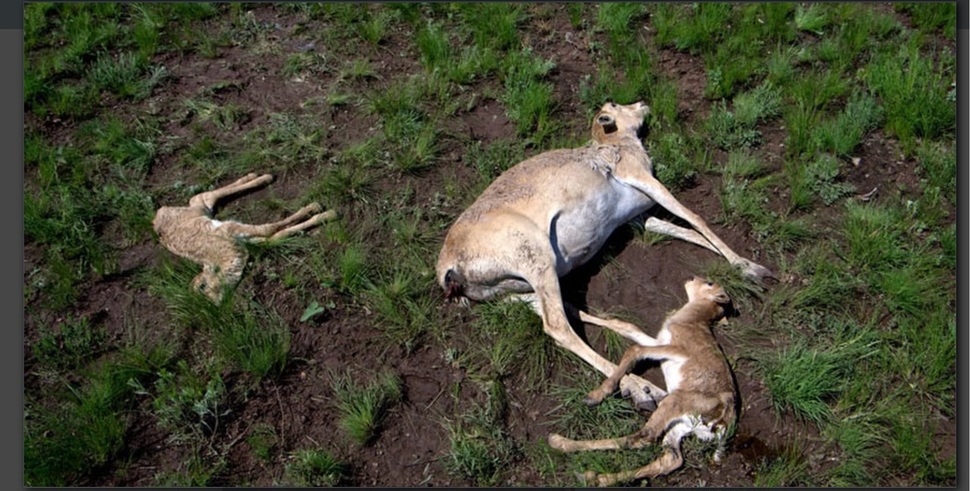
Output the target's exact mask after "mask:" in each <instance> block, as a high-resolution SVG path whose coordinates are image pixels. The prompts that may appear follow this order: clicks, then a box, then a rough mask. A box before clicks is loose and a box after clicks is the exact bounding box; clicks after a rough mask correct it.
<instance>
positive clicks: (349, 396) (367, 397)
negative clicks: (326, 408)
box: [332, 372, 402, 445]
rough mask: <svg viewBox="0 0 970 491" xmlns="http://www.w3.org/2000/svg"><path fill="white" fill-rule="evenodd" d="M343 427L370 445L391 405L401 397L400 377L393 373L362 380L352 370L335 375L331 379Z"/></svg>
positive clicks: (364, 443)
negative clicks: (351, 373)
mask: <svg viewBox="0 0 970 491" xmlns="http://www.w3.org/2000/svg"><path fill="white" fill-rule="evenodd" d="M332 387H333V390H334V395H335V398H336V403H337V412H338V414H339V415H340V427H341V428H342V429H343V430H344V431H346V432H347V435H349V436H350V438H351V439H353V440H354V441H355V442H357V443H359V444H361V445H368V444H370V443H372V442H373V441H374V439H376V438H377V437H378V436H379V433H380V430H381V426H382V425H383V423H384V421H385V419H386V418H387V416H388V412H389V411H390V410H391V408H392V407H393V406H394V405H395V404H397V403H398V402H400V401H401V397H402V392H401V380H400V379H399V378H398V377H397V376H396V375H395V374H393V373H389V372H385V373H381V374H378V375H376V376H375V378H374V380H372V381H371V382H369V383H367V384H360V383H358V382H357V381H356V380H354V379H353V378H352V377H351V375H350V373H349V372H348V373H346V374H343V375H335V376H334V379H333V383H332Z"/></svg>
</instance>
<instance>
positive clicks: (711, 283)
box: [706, 281, 714, 286]
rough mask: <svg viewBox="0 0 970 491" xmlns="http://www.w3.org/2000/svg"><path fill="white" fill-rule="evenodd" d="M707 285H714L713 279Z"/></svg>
mask: <svg viewBox="0 0 970 491" xmlns="http://www.w3.org/2000/svg"><path fill="white" fill-rule="evenodd" d="M706 285H707V286H714V282H712V281H708V282H707V283H706Z"/></svg>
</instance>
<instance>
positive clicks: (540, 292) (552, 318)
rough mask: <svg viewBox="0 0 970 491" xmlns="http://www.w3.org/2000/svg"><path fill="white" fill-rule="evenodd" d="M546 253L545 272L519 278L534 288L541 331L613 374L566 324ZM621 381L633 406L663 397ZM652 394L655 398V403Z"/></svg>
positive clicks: (639, 383) (646, 386)
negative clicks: (632, 401)
mask: <svg viewBox="0 0 970 491" xmlns="http://www.w3.org/2000/svg"><path fill="white" fill-rule="evenodd" d="M548 253H549V256H548V259H549V261H548V263H547V264H546V266H545V268H543V269H539V270H535V271H532V272H530V273H527V274H525V275H523V277H524V278H525V279H526V280H527V281H528V282H529V284H531V285H533V286H534V287H535V291H536V295H537V296H538V298H539V304H538V309H539V312H540V315H541V316H542V321H543V330H544V331H545V332H546V334H548V335H549V336H551V337H552V338H553V339H554V340H555V341H556V343H557V344H559V345H560V346H562V347H564V348H566V349H568V350H569V351H572V352H573V353H575V354H576V355H577V356H579V357H580V358H582V359H583V360H584V361H586V363H589V364H590V365H592V366H593V368H595V369H597V370H598V371H599V372H600V373H602V374H604V375H609V374H612V373H614V372H615V371H616V366H615V365H613V364H612V363H610V362H609V360H607V359H606V358H603V357H602V356H600V355H599V353H597V352H596V351H594V350H593V348H591V347H590V346H589V345H588V344H586V343H585V342H583V340H582V339H580V338H579V336H578V335H577V334H576V332H575V331H574V330H573V328H572V326H571V325H570V324H569V320H568V319H567V318H566V311H565V309H564V306H563V301H562V292H561V290H560V287H559V277H558V276H557V275H556V270H555V267H553V264H555V262H554V256H553V255H552V250H551V247H550V248H549V250H548ZM621 377H623V380H622V381H621V380H619V379H618V380H617V382H618V383H621V384H622V385H625V386H626V387H624V388H625V390H628V391H629V393H630V397H631V398H633V400H634V402H635V403H636V404H637V406H642V407H645V408H650V409H652V408H653V407H654V406H655V405H656V400H659V399H660V398H662V397H663V396H664V395H666V393H665V392H664V391H663V389H661V388H660V387H657V386H656V385H654V384H652V383H650V382H649V381H647V380H643V379H642V378H640V377H636V378H637V379H640V380H635V379H633V376H629V375H626V376H623V375H621ZM654 394H657V395H658V397H657V398H656V399H655V398H654Z"/></svg>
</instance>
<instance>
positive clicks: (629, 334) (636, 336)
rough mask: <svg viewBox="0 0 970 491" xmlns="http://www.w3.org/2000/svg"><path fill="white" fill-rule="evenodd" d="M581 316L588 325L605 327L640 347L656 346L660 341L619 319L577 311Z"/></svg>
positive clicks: (580, 318)
mask: <svg viewBox="0 0 970 491" xmlns="http://www.w3.org/2000/svg"><path fill="white" fill-rule="evenodd" d="M577 313H578V314H579V320H581V321H583V322H586V323H588V324H593V325H596V326H600V327H605V328H607V329H610V330H611V331H613V332H615V333H617V334H619V335H620V336H623V337H625V338H627V339H629V340H630V341H633V342H634V343H637V344H638V345H640V346H656V345H657V344H658V341H657V339H656V338H654V337H652V336H650V335H649V334H647V333H645V332H643V330H641V329H640V328H639V327H637V326H635V325H634V324H631V323H629V322H626V321H621V320H619V319H603V318H601V317H596V316H595V315H592V314H590V313H589V312H584V311H582V310H578V309H577Z"/></svg>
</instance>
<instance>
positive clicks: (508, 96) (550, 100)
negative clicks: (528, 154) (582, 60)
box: [501, 49, 556, 142]
mask: <svg viewBox="0 0 970 491" xmlns="http://www.w3.org/2000/svg"><path fill="white" fill-rule="evenodd" d="M554 66H555V63H554V62H553V61H551V60H547V59H543V58H542V57H540V56H538V55H536V54H534V53H533V52H532V51H531V50H527V49H523V50H521V51H513V52H511V53H509V55H508V56H507V57H506V59H505V62H504V64H503V67H502V72H503V75H502V79H503V85H504V87H505V93H504V94H503V95H502V97H501V101H502V103H503V104H504V105H505V108H506V114H507V115H508V117H509V120H511V121H512V122H513V123H515V128H516V131H517V133H518V135H519V136H531V137H532V139H533V140H534V141H537V142H541V141H542V139H543V137H544V135H545V134H547V133H548V132H549V131H550V130H551V127H552V126H553V125H554V123H553V121H552V120H551V116H552V115H553V114H552V113H553V110H554V108H555V103H556V101H555V99H554V97H553V86H552V84H551V83H548V82H544V81H543V77H544V76H545V75H547V74H548V73H549V71H550V70H552V68H553V67H554ZM533 134H535V136H532V135H533Z"/></svg>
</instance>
